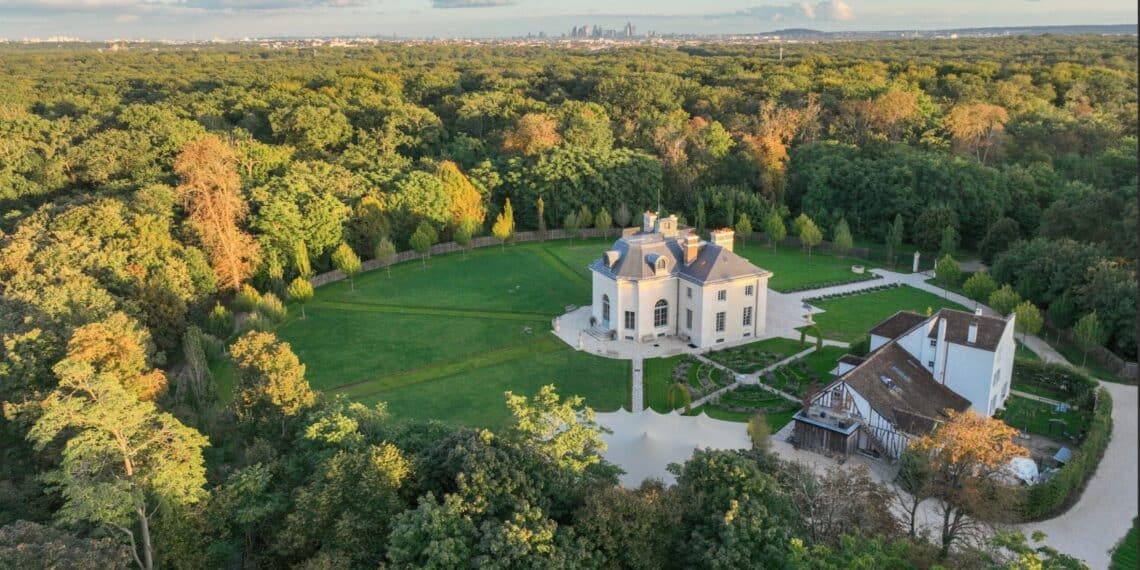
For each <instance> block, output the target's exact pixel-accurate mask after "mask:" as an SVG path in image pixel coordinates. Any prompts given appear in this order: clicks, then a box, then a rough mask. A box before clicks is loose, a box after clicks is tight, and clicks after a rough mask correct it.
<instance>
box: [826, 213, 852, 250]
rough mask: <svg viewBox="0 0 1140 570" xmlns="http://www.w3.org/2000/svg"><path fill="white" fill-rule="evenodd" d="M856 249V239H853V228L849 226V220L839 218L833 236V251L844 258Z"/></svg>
mask: <svg viewBox="0 0 1140 570" xmlns="http://www.w3.org/2000/svg"><path fill="white" fill-rule="evenodd" d="M852 247H855V238H853V237H851V228H850V227H848V225H847V218H839V222H838V223H836V224H835V230H834V231H833V232H832V234H831V249H832V250H833V251H835V253H836V255H838V256H839V257H844V256H846V255H847V254H848V253H850V252H851V248H852Z"/></svg>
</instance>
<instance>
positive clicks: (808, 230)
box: [795, 214, 823, 264]
mask: <svg viewBox="0 0 1140 570" xmlns="http://www.w3.org/2000/svg"><path fill="white" fill-rule="evenodd" d="M795 226H796V233H797V234H798V235H799V238H800V244H801V245H803V246H804V247H806V248H807V252H808V264H811V250H812V248H814V247H815V246H817V245H819V244H820V243H821V242H822V241H823V232H821V231H819V226H816V225H815V222H813V221H812V219H811V218H809V217H807V214H800V215H799V217H798V218H796V222H795Z"/></svg>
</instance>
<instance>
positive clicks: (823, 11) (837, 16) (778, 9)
mask: <svg viewBox="0 0 1140 570" xmlns="http://www.w3.org/2000/svg"><path fill="white" fill-rule="evenodd" d="M740 14H742V15H746V16H753V17H755V18H760V19H762V20H771V21H773V22H780V21H783V20H825V21H841V22H842V21H847V20H851V19H853V18H854V17H855V13H854V11H853V10H852V9H851V5H850V4H848V3H846V2H844V1H843V0H825V1H823V2H817V3H815V4H812V3H810V2H793V3H791V4H783V5H767V6H753V7H751V8H748V9H747V10H744V11H742V12H740Z"/></svg>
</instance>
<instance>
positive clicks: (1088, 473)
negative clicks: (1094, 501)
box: [1021, 388, 1112, 522]
mask: <svg viewBox="0 0 1140 570" xmlns="http://www.w3.org/2000/svg"><path fill="white" fill-rule="evenodd" d="M1110 439H1112V396H1111V395H1109V393H1108V390H1105V389H1104V388H1098V389H1097V391H1096V400H1095V408H1094V411H1093V418H1092V421H1091V422H1089V429H1088V433H1087V434H1086V436H1085V441H1084V444H1082V445H1081V448H1080V449H1078V450H1077V451H1074V452H1073V457H1072V459H1071V460H1069V462H1068V463H1066V464H1065V466H1064V467H1062V468H1061V469H1059V470H1058V471H1057V473H1055V474H1054V475H1053V477H1052V478H1050V479H1049V480H1048V481H1046V482H1044V483H1039V484H1037V485H1033V486H1032V487H1024V488H1023V490H1022V499H1023V500H1022V503H1021V504H1022V508H1021V517H1022V520H1023V521H1024V522H1032V521H1041V520H1046V519H1050V518H1053V517H1055V516H1057V515H1060V514H1062V513H1064V512H1065V511H1067V510H1069V508H1070V507H1072V506H1073V505H1074V504H1076V502H1077V500H1078V499H1080V497H1081V494H1082V493H1083V492H1084V489H1085V485H1087V484H1088V481H1089V478H1091V477H1092V476H1093V474H1094V473H1096V469H1097V466H1099V465H1100V460H1101V459H1102V458H1103V457H1104V452H1105V450H1106V449H1107V448H1108V442H1109V440H1110Z"/></svg>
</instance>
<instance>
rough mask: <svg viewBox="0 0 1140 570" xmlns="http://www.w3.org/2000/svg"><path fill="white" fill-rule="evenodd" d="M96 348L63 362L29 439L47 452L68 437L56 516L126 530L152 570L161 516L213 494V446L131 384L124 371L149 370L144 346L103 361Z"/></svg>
mask: <svg viewBox="0 0 1140 570" xmlns="http://www.w3.org/2000/svg"><path fill="white" fill-rule="evenodd" d="M83 328H84V327H81V328H80V329H79V330H83ZM77 332H79V331H77ZM129 342H131V341H130V340H125V341H124V342H123V344H127V343H129ZM90 348H91V347H90V346H89V345H86V344H83V343H79V344H75V345H74V346H70V347H69V350H68V353H67V355H66V356H65V357H64V358H63V359H62V360H60V361H59V362H58V363H57V364H56V365H55V367H54V371H55V373H56V375H57V377H58V378H59V384H58V386H57V387H56V389H55V390H54V391H52V392H51V393H50V394H49V395H48V396H47V398H46V399H45V400H44V401H43V402H42V403H41V409H42V413H41V415H40V417H39V419H38V420H37V421H36V423H35V425H34V426H33V427H32V429H31V431H29V432H28V439H29V440H31V441H32V442H34V443H35V446H36V448H37V449H39V450H44V449H46V448H47V447H48V446H49V445H51V444H53V442H56V441H57V440H59V439H60V438H63V440H64V441H63V446H62V450H61V452H60V453H61V461H60V464H59V467H58V468H57V469H55V470H54V471H51V472H49V473H48V474H46V475H45V477H44V479H45V481H47V482H48V483H49V484H50V485H52V486H53V487H55V488H56V489H57V490H58V491H59V492H60V495H61V496H62V497H63V501H64V502H63V506H62V507H61V508H60V510H59V511H58V512H57V513H56V518H57V519H58V520H59V521H60V522H63V523H65V524H80V523H91V524H96V525H102V526H106V527H109V528H111V529H114V530H116V531H118V532H120V533H122V534H123V535H124V536H125V537H126V538H127V539H128V540H129V542H130V543H131V547H132V554H133V556H134V559H135V562H136V563H137V564H138V566H139V567H140V568H143V569H146V570H149V569H151V568H153V567H154V564H155V562H154V550H155V548H154V540H153V539H152V531H151V527H152V522H153V519H154V517H156V516H159V517H161V516H163V513H164V512H166V511H165V510H164V508H165V507H167V506H177V505H189V504H193V503H195V502H197V501H199V500H201V499H202V498H203V497H204V496H205V493H204V491H203V486H204V485H205V483H206V468H205V464H204V462H203V459H202V448H204V447H205V446H206V445H208V443H207V440H206V438H205V437H204V436H202V435H201V434H199V433H198V432H197V431H195V430H194V429H193V428H189V427H187V426H185V425H183V424H182V423H180V422H179V421H178V420H177V419H175V418H174V416H172V415H170V414H167V413H163V412H160V411H159V410H158V409H157V408H156V407H155V405H154V403H153V402H149V401H143V400H139V399H138V397H137V396H136V395H135V394H132V393H131V392H130V391H129V390H128V388H127V387H125V386H124V384H123V381H122V377H121V375H120V374H121V373H122V372H123V371H129V372H130V373H132V374H145V373H144V372H143V371H142V370H139V369H138V366H139V365H140V364H141V363H140V362H138V361H137V359H135V358H134V357H132V356H130V354H132V353H137V352H138V351H139V350H140V348H138V347H135V348H132V349H128V350H126V351H125V352H124V353H122V354H115V353H110V354H105V355H104V356H103V357H101V358H97V359H92V358H91V355H89V354H87V351H88V350H90Z"/></svg>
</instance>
